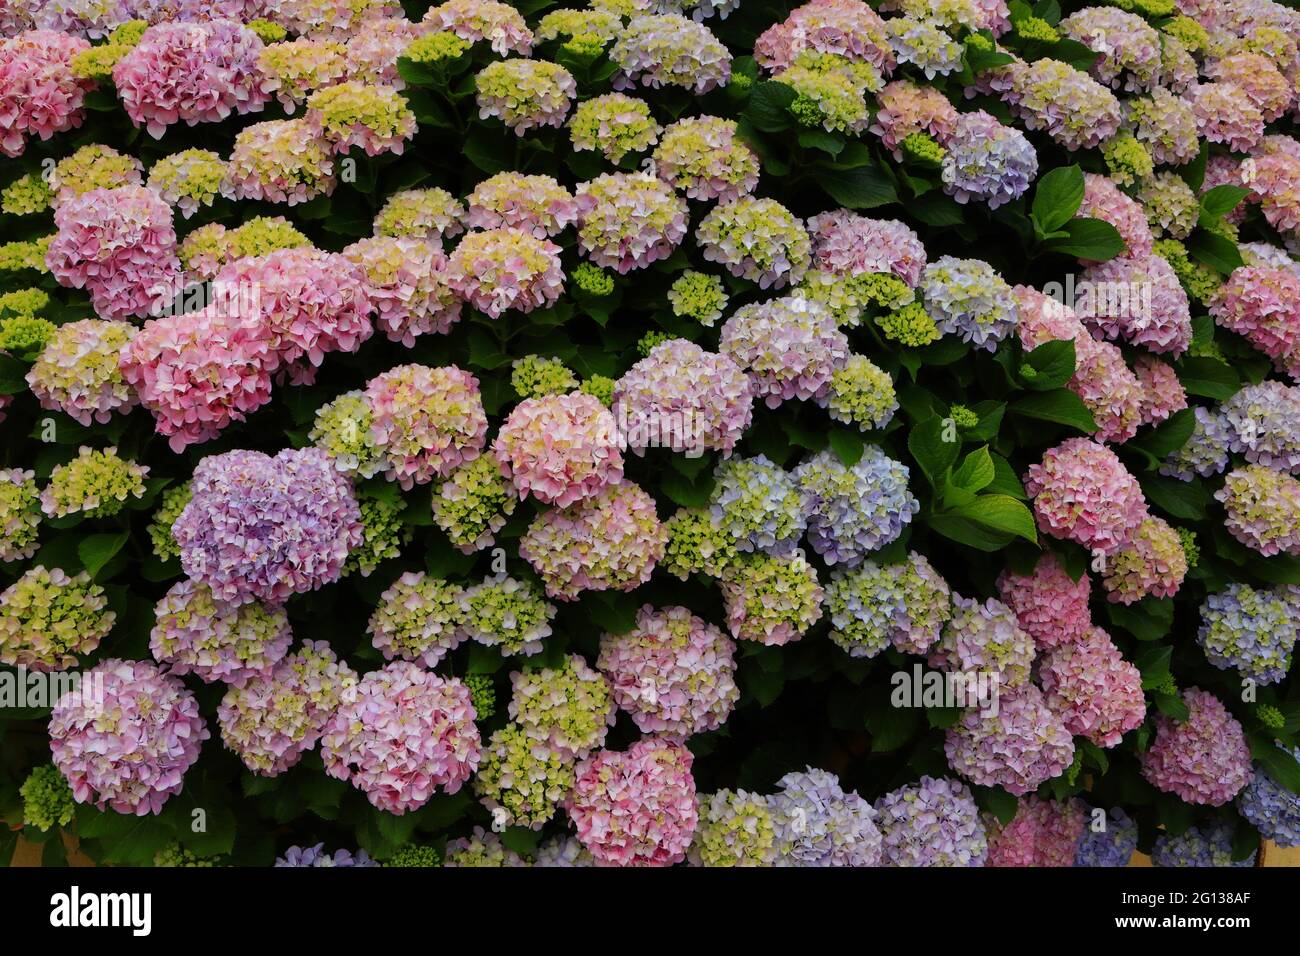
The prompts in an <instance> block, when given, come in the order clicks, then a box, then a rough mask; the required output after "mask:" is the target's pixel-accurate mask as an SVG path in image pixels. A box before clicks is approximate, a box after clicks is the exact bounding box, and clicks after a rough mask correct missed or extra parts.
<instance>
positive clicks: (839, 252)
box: [808, 209, 926, 288]
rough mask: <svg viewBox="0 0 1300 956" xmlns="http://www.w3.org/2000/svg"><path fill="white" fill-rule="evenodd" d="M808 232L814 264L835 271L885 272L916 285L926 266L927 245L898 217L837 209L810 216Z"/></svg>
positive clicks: (828, 270)
mask: <svg viewBox="0 0 1300 956" xmlns="http://www.w3.org/2000/svg"><path fill="white" fill-rule="evenodd" d="M808 235H809V237H810V238H811V239H812V261H813V266H814V267H815V268H817V269H821V270H824V271H826V272H832V273H834V274H836V275H847V276H857V275H862V274H864V273H872V272H883V273H886V274H893V275H896V276H898V278H900V279H902V280H903V281H904V282H906V283H907V284H908V285H910V286H912V287H913V288H915V287H916V285H917V283H919V282H920V281H921V273H922V272H923V271H924V270H925V264H926V252H925V246H924V245H922V244H921V240H920V238H919V237H918V236H917V234H916V233H915V232H914V231H913V230H912V229H911V228H910V227H909V226H906V225H904V224H903V223H901V222H899V221H898V220H897V219H868V218H867V217H866V216H860V215H858V214H857V213H854V212H850V211H849V210H847V209H835V210H832V211H831V212H823V213H819V214H818V215H816V216H813V217H812V218H811V219H809V220H808Z"/></svg>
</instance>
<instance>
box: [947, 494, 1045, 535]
mask: <svg viewBox="0 0 1300 956" xmlns="http://www.w3.org/2000/svg"><path fill="white" fill-rule="evenodd" d="M953 513H954V514H956V515H958V516H960V517H962V518H966V519H968V520H970V521H973V522H975V523H976V524H978V525H982V526H983V527H985V528H991V529H992V530H994V531H1001V532H1003V533H1005V534H1013V535H1016V536H1018V537H1021V538H1024V539H1025V540H1026V541H1029V542H1032V543H1034V544H1037V543H1038V528H1037V527H1036V526H1035V525H1034V516H1033V513H1032V512H1031V511H1030V510H1029V509H1028V508H1026V507H1025V505H1024V503H1023V502H1020V501H1017V500H1016V499H1015V498H1012V497H1010V496H1009V495H980V496H979V497H978V498H976V499H975V500H974V501H972V502H971V503H970V504H968V505H963V506H961V507H960V508H956V509H954V510H953Z"/></svg>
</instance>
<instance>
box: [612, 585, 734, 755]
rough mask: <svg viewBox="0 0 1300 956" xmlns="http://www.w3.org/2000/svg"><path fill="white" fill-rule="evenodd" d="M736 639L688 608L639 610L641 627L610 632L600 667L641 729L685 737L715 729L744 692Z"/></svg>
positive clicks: (616, 698) (644, 608)
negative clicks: (738, 671)
mask: <svg viewBox="0 0 1300 956" xmlns="http://www.w3.org/2000/svg"><path fill="white" fill-rule="evenodd" d="M735 653H736V645H735V643H734V642H733V641H732V640H731V639H730V638H728V637H727V636H726V635H725V634H723V633H722V631H720V630H718V628H716V627H714V626H713V625H712V624H709V623H707V622H705V621H703V620H701V619H700V618H698V617H696V616H695V615H694V614H692V613H691V612H690V611H689V610H687V609H686V608H684V607H667V608H664V609H663V610H661V611H660V610H655V608H654V607H653V606H651V605H649V604H647V605H646V606H645V607H643V608H641V610H640V611H638V612H637V617H636V627H634V628H633V629H632V630H630V631H628V632H627V633H625V634H605V635H604V636H602V637H601V640H600V656H599V658H598V659H597V661H596V666H597V667H598V668H599V669H600V671H601V673H603V674H604V675H605V676H606V677H607V678H608V679H609V683H610V686H611V687H612V688H613V693H614V701H615V702H616V703H617V704H618V706H619V707H620V708H622V709H623V710H625V711H627V712H628V713H629V714H631V715H632V722H633V723H635V724H636V725H637V727H639V728H640V729H641V731H642V733H647V734H653V733H663V734H667V735H671V736H674V737H680V738H685V737H689V736H691V735H692V734H698V733H704V732H706V731H709V730H716V729H717V728H719V727H721V726H722V724H723V722H724V721H725V720H726V719H727V717H728V715H730V713H731V709H732V707H734V706H735V703H736V701H737V700H738V699H739V697H740V690H739V689H738V688H737V687H736V679H735V678H736V661H735Z"/></svg>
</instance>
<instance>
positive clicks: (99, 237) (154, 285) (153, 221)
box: [45, 186, 180, 319]
mask: <svg viewBox="0 0 1300 956" xmlns="http://www.w3.org/2000/svg"><path fill="white" fill-rule="evenodd" d="M54 225H55V226H57V227H58V230H59V231H58V234H57V235H56V236H55V237H54V239H53V241H52V242H51V243H50V248H49V252H48V253H47V254H46V257H45V262H46V265H48V266H49V269H50V271H51V272H52V273H53V274H54V277H55V278H56V279H58V280H59V284H60V285H65V286H70V287H72V288H74V289H83V288H84V289H85V290H86V291H87V292H89V293H90V303H91V305H92V306H93V307H94V309H95V311H96V312H97V313H98V314H99V316H100V317H101V318H105V319H127V318H133V317H139V316H143V315H146V314H147V313H148V312H149V311H150V310H151V309H153V308H154V307H156V306H158V305H165V304H167V303H170V302H171V301H172V298H173V294H174V292H175V285H176V282H177V279H178V278H179V275H180V260H179V259H178V258H177V256H176V231H175V229H174V228H173V226H172V210H171V207H170V206H168V205H167V204H166V203H165V202H163V201H162V199H161V198H160V197H159V196H158V194H157V193H155V192H154V191H153V190H151V189H146V188H144V187H143V186H122V187H120V188H117V189H92V190H90V191H89V192H85V193H82V194H81V195H80V196H74V197H72V198H71V199H69V200H68V201H67V202H64V203H61V204H60V205H59V208H58V210H57V211H56V212H55V213H54Z"/></svg>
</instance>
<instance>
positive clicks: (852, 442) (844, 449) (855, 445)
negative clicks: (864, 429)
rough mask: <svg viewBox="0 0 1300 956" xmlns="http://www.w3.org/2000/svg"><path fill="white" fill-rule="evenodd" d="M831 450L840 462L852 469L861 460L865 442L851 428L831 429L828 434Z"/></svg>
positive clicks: (860, 435) (859, 434) (857, 432)
mask: <svg viewBox="0 0 1300 956" xmlns="http://www.w3.org/2000/svg"><path fill="white" fill-rule="evenodd" d="M830 445H831V450H832V451H834V452H835V454H836V455H837V456H838V457H839V459H840V461H842V462H844V464H845V465H847V466H848V467H850V468H852V467H853V466H854V465H856V464H857V463H858V462H859V461H861V460H862V452H863V451H864V450H865V449H866V442H864V441H863V440H862V433H861V432H859V431H857V430H856V429H851V428H834V427H832V428H831V432H830Z"/></svg>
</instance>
